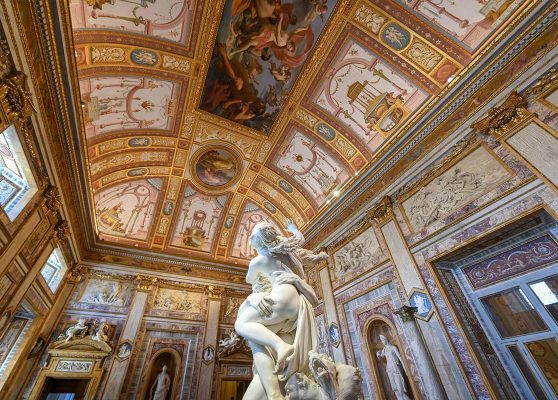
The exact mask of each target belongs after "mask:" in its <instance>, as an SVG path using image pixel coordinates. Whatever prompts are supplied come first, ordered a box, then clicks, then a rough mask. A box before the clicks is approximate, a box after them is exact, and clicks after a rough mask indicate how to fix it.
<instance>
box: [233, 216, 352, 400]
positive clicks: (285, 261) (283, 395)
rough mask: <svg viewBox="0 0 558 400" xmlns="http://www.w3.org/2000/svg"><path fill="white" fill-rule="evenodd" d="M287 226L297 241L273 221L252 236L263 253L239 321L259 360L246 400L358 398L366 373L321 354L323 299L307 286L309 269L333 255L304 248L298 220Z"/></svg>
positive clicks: (250, 271)
mask: <svg viewBox="0 0 558 400" xmlns="http://www.w3.org/2000/svg"><path fill="white" fill-rule="evenodd" d="M286 225H287V226H286V227H287V230H288V231H289V232H290V233H292V236H291V237H285V236H282V235H281V233H280V232H279V231H278V229H277V228H275V226H274V225H272V224H270V223H268V222H260V223H258V224H257V225H255V226H254V229H253V230H252V234H251V236H250V244H251V245H252V247H254V248H255V249H256V251H257V253H258V254H257V256H256V257H254V258H253V259H252V260H251V261H250V265H249V268H248V273H247V275H246V281H247V282H248V283H250V284H252V293H251V294H250V295H249V296H248V298H247V299H246V300H245V301H244V303H242V305H241V306H240V308H239V310H238V315H237V319H236V322H235V329H236V331H237V332H238V334H240V335H241V336H243V337H244V338H245V339H246V341H247V342H248V344H249V346H250V348H251V350H252V355H253V359H254V378H253V380H252V382H251V383H250V385H249V387H248V389H247V391H246V393H245V395H244V400H264V399H270V400H283V399H286V400H333V399H356V398H358V396H359V394H360V392H361V381H362V379H361V376H360V371H359V370H358V369H357V368H354V367H352V366H348V365H342V364H335V363H334V362H333V360H332V359H331V358H329V357H328V356H327V355H323V354H318V353H316V350H317V345H318V339H317V334H316V325H315V318H314V310H313V307H315V306H316V305H317V304H318V298H317V296H316V294H315V293H314V290H313V289H312V287H311V286H310V285H309V284H308V283H307V282H306V281H305V274H304V268H303V266H304V265H311V264H313V263H316V262H318V261H320V260H323V259H324V258H326V257H327V255H326V254H325V253H320V254H314V253H312V252H310V251H308V250H305V249H302V247H301V246H302V245H303V243H304V237H303V235H302V233H300V231H299V230H298V229H297V228H296V226H295V225H294V224H293V222H292V221H290V220H287V224H286Z"/></svg>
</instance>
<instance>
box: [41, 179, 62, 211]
mask: <svg viewBox="0 0 558 400" xmlns="http://www.w3.org/2000/svg"><path fill="white" fill-rule="evenodd" d="M43 205H44V207H45V208H46V209H47V210H48V211H51V212H57V211H58V209H59V208H60V207H61V206H62V202H61V200H60V194H59V193H58V188H57V187H56V186H52V185H51V186H48V187H47V188H46V189H45V190H44V192H43Z"/></svg>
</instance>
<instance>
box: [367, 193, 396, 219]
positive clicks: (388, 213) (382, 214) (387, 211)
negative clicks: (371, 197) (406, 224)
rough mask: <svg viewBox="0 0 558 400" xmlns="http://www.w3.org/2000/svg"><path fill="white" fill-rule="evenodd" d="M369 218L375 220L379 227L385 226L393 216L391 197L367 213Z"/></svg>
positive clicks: (384, 198) (385, 197)
mask: <svg viewBox="0 0 558 400" xmlns="http://www.w3.org/2000/svg"><path fill="white" fill-rule="evenodd" d="M366 214H367V215H368V217H370V218H371V219H372V220H374V221H375V222H376V223H377V224H378V225H383V223H384V222H386V221H387V220H388V219H390V218H391V217H392V216H393V202H392V201H391V197H389V196H384V197H383V198H382V200H380V201H379V202H378V203H377V204H376V205H375V206H374V207H372V208H370V209H369V210H368V211H366Z"/></svg>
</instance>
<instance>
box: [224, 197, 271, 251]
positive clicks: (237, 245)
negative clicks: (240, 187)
mask: <svg viewBox="0 0 558 400" xmlns="http://www.w3.org/2000/svg"><path fill="white" fill-rule="evenodd" d="M261 221H267V222H271V223H272V224H275V221H273V219H271V218H270V217H269V215H268V214H267V213H266V212H265V211H263V210H262V209H261V208H260V207H258V206H257V205H255V204H254V203H251V202H249V203H247V204H246V206H245V207H244V212H243V213H242V217H241V218H240V222H239V224H238V227H237V231H236V234H235V235H234V236H233V237H234V243H233V247H232V251H231V255H232V256H233V257H236V258H244V259H248V258H251V257H253V256H254V254H255V252H256V250H255V249H254V248H253V247H252V246H251V245H250V234H251V233H252V229H254V226H255V225H256V224H257V223H258V222H261ZM275 225H276V224H275ZM276 226H277V225H276ZM277 228H279V227H277Z"/></svg>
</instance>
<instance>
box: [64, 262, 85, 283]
mask: <svg viewBox="0 0 558 400" xmlns="http://www.w3.org/2000/svg"><path fill="white" fill-rule="evenodd" d="M88 272H89V268H87V267H86V266H85V265H82V264H78V263H75V264H74V265H72V267H71V268H70V270H69V271H68V273H67V274H66V281H67V282H68V283H73V284H77V283H80V282H81V281H82V280H83V278H84V277H85V276H86V275H87V273H88Z"/></svg>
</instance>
